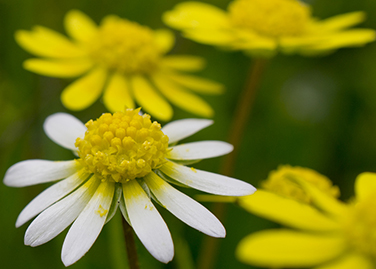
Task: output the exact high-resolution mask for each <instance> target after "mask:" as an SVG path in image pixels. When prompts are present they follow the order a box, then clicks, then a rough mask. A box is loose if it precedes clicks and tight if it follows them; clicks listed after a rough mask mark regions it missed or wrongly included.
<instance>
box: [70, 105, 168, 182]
mask: <svg viewBox="0 0 376 269" xmlns="http://www.w3.org/2000/svg"><path fill="white" fill-rule="evenodd" d="M138 112H139V109H136V110H133V109H127V110H126V111H125V112H116V113H114V114H110V113H106V114H103V115H102V116H101V117H99V118H98V119H97V120H95V121H93V120H90V121H89V122H87V123H86V124H85V126H86V127H87V131H86V133H85V137H84V138H83V139H81V138H77V140H76V144H75V145H76V147H77V148H78V155H79V157H80V159H79V160H78V161H79V162H80V163H81V164H82V165H83V166H84V167H85V168H86V169H87V170H88V172H90V173H94V174H96V175H97V176H98V177H99V178H101V179H102V180H110V181H115V182H122V183H124V182H126V181H128V180H131V179H135V178H139V177H143V176H145V175H147V174H148V173H150V172H151V171H152V170H153V169H156V168H158V167H160V166H161V165H162V164H163V163H164V162H165V155H166V153H167V148H168V137H167V136H166V135H164V134H163V132H162V131H161V125H160V124H159V123H158V122H156V121H154V122H151V120H150V116H149V115H148V114H144V115H142V116H141V115H139V114H138Z"/></svg>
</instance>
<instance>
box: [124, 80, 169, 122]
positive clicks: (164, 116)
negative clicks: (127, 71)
mask: <svg viewBox="0 0 376 269" xmlns="http://www.w3.org/2000/svg"><path fill="white" fill-rule="evenodd" d="M131 89H132V92H133V95H134V97H135V98H136V101H137V102H138V103H139V104H140V105H141V107H142V109H143V110H145V111H147V112H149V113H150V114H151V115H152V116H153V117H156V118H158V119H160V120H163V121H168V120H170V119H171V117H172V114H173V111H172V108H171V106H170V104H169V103H167V101H166V100H165V99H164V98H163V97H162V96H161V95H160V94H159V93H158V92H157V91H156V89H154V88H153V86H152V85H151V84H150V82H149V81H147V80H146V78H144V77H143V76H139V75H135V76H133V77H132V79H131Z"/></svg>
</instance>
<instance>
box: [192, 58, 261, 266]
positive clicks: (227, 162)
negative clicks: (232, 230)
mask: <svg viewBox="0 0 376 269" xmlns="http://www.w3.org/2000/svg"><path fill="white" fill-rule="evenodd" d="M266 63H267V60H266V59H263V58H259V59H255V60H254V62H253V64H252V66H251V68H250V72H249V76H248V80H247V83H246V85H245V87H244V90H243V92H242V93H241V94H240V96H239V99H238V104H237V106H236V109H235V112H234V116H233V120H232V121H231V122H232V126H231V128H230V133H229V137H228V142H229V143H230V144H232V145H233V146H234V150H233V151H232V152H231V153H230V154H228V155H226V156H225V157H224V158H223V161H222V165H221V169H220V173H221V174H223V175H226V176H232V175H233V174H234V168H235V161H236V157H237V155H238V153H239V149H240V145H241V141H242V138H243V136H244V130H245V127H246V124H247V122H248V119H249V116H250V114H251V110H252V107H253V103H254V100H255V97H256V92H257V87H258V85H259V83H260V80H261V77H262V74H263V72H264V70H265V67H266ZM212 211H213V213H214V215H216V216H217V217H218V219H220V220H221V221H222V222H224V220H225V215H226V204H225V203H216V204H214V207H213V210H212ZM219 243H220V240H219V239H217V238H213V237H205V239H204V242H203V244H202V251H201V255H200V257H199V261H198V268H200V269H211V268H213V267H214V265H215V264H214V262H215V257H216V255H217V251H218V248H219Z"/></svg>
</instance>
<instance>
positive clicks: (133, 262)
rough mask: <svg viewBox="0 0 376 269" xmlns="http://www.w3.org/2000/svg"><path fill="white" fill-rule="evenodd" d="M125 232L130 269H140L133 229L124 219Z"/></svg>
mask: <svg viewBox="0 0 376 269" xmlns="http://www.w3.org/2000/svg"><path fill="white" fill-rule="evenodd" d="M122 224H123V232H124V239H125V247H126V249H127V256H128V262H129V268H130V269H139V268H140V264H139V262H138V255H137V249H136V242H135V240H134V235H133V229H132V227H131V226H130V225H129V224H128V222H127V221H126V220H125V219H124V218H122Z"/></svg>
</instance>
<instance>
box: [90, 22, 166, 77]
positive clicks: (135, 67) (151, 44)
mask: <svg viewBox="0 0 376 269" xmlns="http://www.w3.org/2000/svg"><path fill="white" fill-rule="evenodd" d="M87 46H88V50H89V51H90V53H89V54H90V56H91V58H92V59H93V60H94V61H95V62H97V63H98V64H100V65H103V66H105V67H106V68H108V69H112V70H115V71H118V72H121V73H124V74H132V73H148V72H151V71H153V70H154V69H155V68H156V67H157V64H158V62H159V58H160V56H161V52H160V50H159V49H158V47H157V45H156V43H155V40H154V35H153V31H152V30H151V29H149V28H148V27H145V26H141V25H139V24H138V23H135V22H131V21H128V20H125V19H121V18H118V17H116V16H108V17H106V18H105V19H104V20H103V21H102V24H101V25H100V27H99V29H98V32H97V34H96V35H95V36H94V37H93V39H92V40H90V42H89V43H88V44H87Z"/></svg>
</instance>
